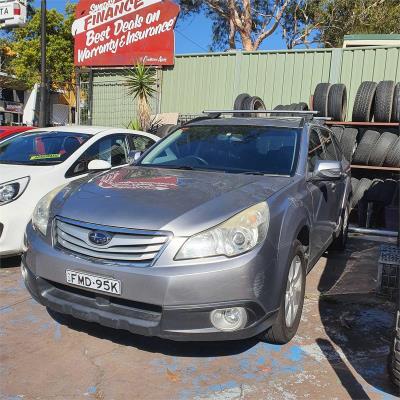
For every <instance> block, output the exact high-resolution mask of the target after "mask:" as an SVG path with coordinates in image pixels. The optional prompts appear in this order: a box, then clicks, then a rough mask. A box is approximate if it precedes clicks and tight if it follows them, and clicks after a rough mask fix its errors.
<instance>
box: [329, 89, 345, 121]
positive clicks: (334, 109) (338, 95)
mask: <svg viewBox="0 0 400 400" xmlns="http://www.w3.org/2000/svg"><path fill="white" fill-rule="evenodd" d="M346 115H347V90H346V85H344V84H343V83H335V84H334V85H332V86H331V90H330V91H329V96H328V117H331V118H332V119H333V120H334V121H345V120H346Z"/></svg>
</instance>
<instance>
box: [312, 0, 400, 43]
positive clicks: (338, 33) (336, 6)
mask: <svg viewBox="0 0 400 400" xmlns="http://www.w3.org/2000/svg"><path fill="white" fill-rule="evenodd" d="M316 3H318V7H316V10H315V15H314V16H313V17H312V18H313V19H314V20H315V21H319V22H320V27H319V29H318V34H317V38H316V39H317V40H318V41H319V42H320V43H323V44H324V45H325V46H327V47H341V46H342V44H343V36H344V35H349V34H363V33H364V34H366V33H378V34H391V33H399V31H400V2H399V0H323V1H321V0H320V1H316Z"/></svg>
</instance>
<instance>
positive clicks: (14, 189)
mask: <svg viewBox="0 0 400 400" xmlns="http://www.w3.org/2000/svg"><path fill="white" fill-rule="evenodd" d="M28 183H29V176H25V177H24V178H19V179H15V180H13V181H9V182H4V183H1V184H0V206H2V205H4V204H7V203H11V202H12V201H14V200H16V199H18V197H19V196H21V194H22V193H24V190H25V189H26V187H27V186H28Z"/></svg>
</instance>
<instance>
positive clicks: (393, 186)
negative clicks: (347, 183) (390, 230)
mask: <svg viewBox="0 0 400 400" xmlns="http://www.w3.org/2000/svg"><path fill="white" fill-rule="evenodd" d="M351 187H352V199H351V203H350V205H351V208H357V210H358V224H359V226H365V225H366V219H367V209H368V204H369V203H372V204H373V213H372V215H378V216H379V215H380V214H381V215H382V211H383V210H384V209H385V208H386V207H390V206H391V205H393V204H395V202H398V192H399V181H396V180H394V179H377V178H376V179H368V178H361V179H360V180H359V179H356V178H354V177H352V178H351ZM375 219H376V218H375ZM379 220H380V221H381V220H382V218H381V219H379ZM386 224H387V222H386V223H385V224H384V225H386Z"/></svg>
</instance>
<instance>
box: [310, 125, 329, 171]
mask: <svg viewBox="0 0 400 400" xmlns="http://www.w3.org/2000/svg"><path fill="white" fill-rule="evenodd" d="M318 160H325V153H324V148H323V146H322V143H321V139H320V136H319V133H318V130H317V129H316V128H311V129H310V135H309V142H308V171H309V172H313V171H314V168H315V165H316V163H317V161H318Z"/></svg>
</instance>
